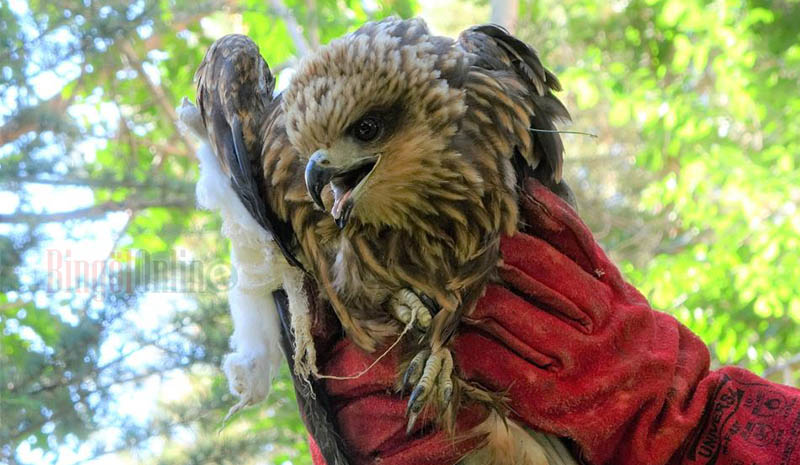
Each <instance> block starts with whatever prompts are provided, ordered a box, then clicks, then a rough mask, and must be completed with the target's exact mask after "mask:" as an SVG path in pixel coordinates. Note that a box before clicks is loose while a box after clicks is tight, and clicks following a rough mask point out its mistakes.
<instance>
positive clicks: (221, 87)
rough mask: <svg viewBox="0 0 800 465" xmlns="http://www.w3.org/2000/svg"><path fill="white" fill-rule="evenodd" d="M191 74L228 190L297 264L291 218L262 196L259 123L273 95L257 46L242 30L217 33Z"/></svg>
mask: <svg viewBox="0 0 800 465" xmlns="http://www.w3.org/2000/svg"><path fill="white" fill-rule="evenodd" d="M195 79H196V81H197V106H198V107H199V109H200V114H201V116H202V119H203V124H204V125H205V128H206V131H207V133H208V136H209V139H210V141H211V144H212V146H213V148H214V151H215V153H216V155H217V158H218V159H219V162H220V166H221V167H222V169H223V171H224V172H225V173H226V174H227V175H228V176H229V177H230V180H231V185H232V187H233V190H234V191H235V192H236V194H237V195H238V196H239V198H240V199H241V201H242V204H244V206H245V208H246V209H247V211H248V212H249V213H250V214H251V215H252V216H253V218H254V219H255V220H256V221H257V222H258V224H260V225H261V226H262V227H263V228H264V229H266V230H267V231H269V232H270V233H271V234H272V236H273V238H274V239H275V241H276V242H277V243H278V246H279V247H280V249H281V251H282V252H283V254H284V256H286V259H287V260H288V261H289V263H291V264H293V265H295V266H298V267H300V268H302V265H301V264H300V261H299V260H298V259H297V257H296V255H295V252H294V251H295V250H296V244H297V240H296V237H295V233H294V230H293V229H292V226H291V224H290V223H289V221H288V220H284V219H281V218H280V217H279V215H278V214H277V213H276V212H275V211H274V210H273V209H272V208H270V205H269V203H268V202H267V199H266V197H265V193H266V192H265V186H266V182H265V180H264V173H263V168H262V160H261V154H262V148H263V145H264V141H263V137H264V134H262V131H261V127H262V124H263V122H264V121H265V120H267V119H268V118H270V117H273V116H274V112H275V111H276V110H278V108H277V107H278V106H279V101H278V100H277V99H274V98H273V96H272V92H273V90H274V88H275V78H274V77H273V76H272V73H271V72H270V70H269V67H268V66H267V64H266V62H265V61H264V59H263V58H262V57H261V54H260V53H259V51H258V46H256V44H255V43H254V42H253V41H252V40H251V39H250V38H248V37H246V36H243V35H238V34H231V35H227V36H224V37H222V38H220V39H219V40H217V41H216V42H214V43H213V44H212V45H211V47H210V48H209V49H208V52H207V53H206V56H205V58H203V62H202V63H201V64H200V67H199V68H198V70H197V73H196V74H195Z"/></svg>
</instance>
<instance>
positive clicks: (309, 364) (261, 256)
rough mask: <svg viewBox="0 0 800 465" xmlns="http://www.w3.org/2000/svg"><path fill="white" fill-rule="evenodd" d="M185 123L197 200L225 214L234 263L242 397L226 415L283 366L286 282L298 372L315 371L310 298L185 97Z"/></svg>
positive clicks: (237, 376)
mask: <svg viewBox="0 0 800 465" xmlns="http://www.w3.org/2000/svg"><path fill="white" fill-rule="evenodd" d="M179 115H180V117H181V120H182V121H183V122H184V124H185V125H186V126H188V127H189V128H190V129H192V130H193V131H194V132H196V133H197V134H198V136H199V137H200V138H201V139H203V142H204V143H203V144H202V145H201V147H200V149H199V150H198V153H197V157H198V159H199V160H200V179H199V181H198V182H197V190H196V193H197V203H198V204H199V205H200V206H201V207H203V208H206V209H208V210H213V211H218V212H219V213H220V214H221V216H222V220H223V222H222V233H223V235H225V236H226V237H228V238H229V239H230V241H231V249H232V250H231V265H232V266H233V268H234V274H233V281H232V284H233V286H232V288H231V291H230V293H229V296H228V302H229V304H230V308H231V315H232V317H233V327H234V330H233V335H232V336H231V347H232V349H233V350H234V352H233V353H231V354H229V355H228V356H227V357H225V361H224V362H223V370H224V371H225V374H226V376H227V377H228V385H229V388H230V391H231V393H233V394H234V395H236V396H237V397H239V402H238V403H237V404H236V405H235V406H234V407H233V408H231V411H230V412H229V413H228V416H230V415H231V414H233V413H235V412H236V411H238V410H239V409H241V408H243V407H246V406H249V405H253V404H255V403H258V402H260V401H262V400H264V399H265V398H266V397H267V395H268V394H269V390H270V385H271V382H272V377H273V376H274V375H275V374H276V373H277V371H278V369H279V368H280V362H281V358H282V352H281V349H280V321H279V317H278V311H277V308H276V307H275V301H274V299H273V296H272V293H273V292H274V291H275V290H277V289H280V288H281V287H284V288H285V290H286V292H287V294H288V297H289V309H290V312H291V314H292V326H293V331H294V332H295V337H296V340H297V345H298V347H297V350H296V351H295V352H296V353H295V360H297V361H299V363H296V371H297V373H298V374H301V375H302V376H303V377H305V378H307V377H308V375H309V373H316V353H315V352H314V346H313V343H311V330H310V327H311V322H310V318H309V316H308V314H309V312H308V299H307V296H306V294H305V291H304V289H303V275H302V272H301V271H300V270H298V269H296V268H294V267H292V266H291V265H289V263H288V262H287V261H286V259H285V257H284V256H283V254H282V253H281V251H280V249H279V248H278V245H277V244H276V243H275V242H274V241H273V240H272V237H271V235H270V234H269V233H268V232H267V231H266V230H264V228H262V227H261V226H260V225H259V224H258V223H257V222H256V221H255V219H254V218H253V217H252V216H251V215H250V213H249V212H248V211H247V209H245V207H244V205H243V204H242V202H241V201H240V200H239V197H238V196H237V195H236V193H235V192H234V191H233V188H232V187H231V181H230V179H228V176H227V175H225V173H223V172H222V169H221V167H220V164H219V161H218V160H217V157H216V156H215V155H214V152H213V150H212V149H211V147H210V146H209V144H208V138H207V137H206V135H205V129H204V128H203V127H202V119H201V118H200V114H199V110H198V109H197V108H196V107H195V106H194V105H192V104H191V103H189V102H188V101H186V100H185V99H184V102H183V103H182V105H181V107H179Z"/></svg>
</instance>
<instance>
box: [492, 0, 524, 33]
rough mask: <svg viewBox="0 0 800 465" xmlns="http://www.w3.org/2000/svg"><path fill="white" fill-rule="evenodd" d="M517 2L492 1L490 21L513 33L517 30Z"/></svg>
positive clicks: (515, 0)
mask: <svg viewBox="0 0 800 465" xmlns="http://www.w3.org/2000/svg"><path fill="white" fill-rule="evenodd" d="M518 12H519V0H492V16H491V19H490V21H491V22H493V23H494V24H499V25H500V26H503V27H504V28H506V29H508V32H510V33H512V34H513V33H515V32H516V29H517V13H518Z"/></svg>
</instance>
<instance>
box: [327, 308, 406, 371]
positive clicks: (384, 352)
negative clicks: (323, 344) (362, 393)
mask: <svg viewBox="0 0 800 465" xmlns="http://www.w3.org/2000/svg"><path fill="white" fill-rule="evenodd" d="M416 319H417V311H416V310H414V311H413V312H412V313H411V319H410V320H408V323H406V327H405V328H403V331H402V332H401V333H400V335H399V336H397V339H395V341H394V342H393V343H392V345H390V346H389V347H388V348H387V349H386V350H384V351H383V353H382V354H381V355H380V356H379V357H378V358H376V359H375V360H374V361H373V362H372V363H371V364H370V365H369V366H368V367H366V368H364V369H363V370H361V371H360V372H359V373H356V374H354V375H350V376H334V375H322V374H320V375H317V377H319V378H323V379H336V380H348V379H357V378H360V377H362V376H364V375H365V374H367V372H369V370H371V369H372V368H373V367H374V366H375V365H377V364H378V362H380V361H381V359H383V357H385V356H386V354H388V353H389V352H391V351H392V349H394V347H395V346H396V345H397V344H399V343H400V341H401V340H402V339H403V336H405V335H406V333H407V332H408V330H409V329H411V326H412V325H413V324H414V321H415V320H416Z"/></svg>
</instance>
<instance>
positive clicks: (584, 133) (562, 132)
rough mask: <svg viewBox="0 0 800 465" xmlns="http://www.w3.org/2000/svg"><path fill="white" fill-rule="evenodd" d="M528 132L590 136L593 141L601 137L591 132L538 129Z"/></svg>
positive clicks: (530, 129)
mask: <svg viewBox="0 0 800 465" xmlns="http://www.w3.org/2000/svg"><path fill="white" fill-rule="evenodd" d="M528 130H529V131H532V132H555V133H558V134H578V135H581V136H589V137H591V138H593V139H597V138H598V137H599V136H598V135H597V134H592V133H591V132H583V131H560V130H558V129H536V128H528Z"/></svg>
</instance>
